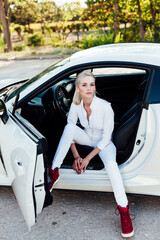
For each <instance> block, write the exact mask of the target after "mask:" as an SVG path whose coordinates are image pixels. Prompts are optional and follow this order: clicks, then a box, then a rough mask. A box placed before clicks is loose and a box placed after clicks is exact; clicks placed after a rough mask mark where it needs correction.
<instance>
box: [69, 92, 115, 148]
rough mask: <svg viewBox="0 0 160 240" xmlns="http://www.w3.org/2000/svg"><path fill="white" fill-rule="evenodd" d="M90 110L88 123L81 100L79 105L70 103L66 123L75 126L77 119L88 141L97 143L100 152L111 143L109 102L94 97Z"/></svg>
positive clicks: (111, 114) (112, 117)
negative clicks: (87, 136) (88, 138)
mask: <svg viewBox="0 0 160 240" xmlns="http://www.w3.org/2000/svg"><path fill="white" fill-rule="evenodd" d="M90 108H91V115H90V117H89V121H88V120H87V112H86V110H85V109H84V106H83V100H81V103H80V104H79V105H75V104H74V103H72V104H71V107H70V111H69V114H68V118H67V122H68V123H69V124H77V121H78V119H79V121H80V123H81V125H82V126H83V127H84V130H85V132H86V133H87V134H88V135H89V137H90V139H91V140H92V141H95V142H97V145H96V146H97V147H98V148H99V149H100V150H102V149H103V148H104V147H105V146H107V145H108V144H109V143H110V141H111V137H112V132H113V129H114V112H113V110H112V107H111V104H110V103H109V102H107V101H106V100H103V99H101V98H98V97H97V96H94V98H93V101H92V103H91V105H90Z"/></svg>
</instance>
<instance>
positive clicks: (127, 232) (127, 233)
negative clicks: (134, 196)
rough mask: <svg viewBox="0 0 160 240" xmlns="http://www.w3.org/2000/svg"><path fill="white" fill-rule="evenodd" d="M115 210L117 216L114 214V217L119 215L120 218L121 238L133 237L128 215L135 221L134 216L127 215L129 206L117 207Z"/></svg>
mask: <svg viewBox="0 0 160 240" xmlns="http://www.w3.org/2000/svg"><path fill="white" fill-rule="evenodd" d="M116 210H118V211H119V213H118V214H117V212H116V215H117V216H118V215H119V214H120V216H121V227H122V232H121V235H122V237H124V238H128V237H132V236H133V235H134V230H133V226H132V221H131V218H130V215H133V216H134V218H133V220H134V219H135V215H134V214H130V213H129V206H127V207H126V208H122V207H121V206H118V207H117V209H116Z"/></svg>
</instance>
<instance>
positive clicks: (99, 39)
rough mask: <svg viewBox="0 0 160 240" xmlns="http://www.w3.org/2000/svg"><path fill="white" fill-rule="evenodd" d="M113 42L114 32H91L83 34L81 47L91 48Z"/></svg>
mask: <svg viewBox="0 0 160 240" xmlns="http://www.w3.org/2000/svg"><path fill="white" fill-rule="evenodd" d="M110 43H113V34H111V33H104V32H99V33H98V34H89V35H83V36H82V42H81V47H82V48H90V47H94V46H99V45H103V44H110Z"/></svg>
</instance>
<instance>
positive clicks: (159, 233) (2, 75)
mask: <svg viewBox="0 0 160 240" xmlns="http://www.w3.org/2000/svg"><path fill="white" fill-rule="evenodd" d="M54 61H57V59H56V60H53V59H48V60H34V61H33V60H32V61H16V62H14V61H12V62H0V80H2V79H7V78H8V77H9V78H10V77H11V76H12V77H15V78H17V77H19V76H22V78H28V77H31V76H33V75H35V74H37V73H38V72H40V71H41V70H43V69H44V68H46V67H47V66H49V65H51V64H52V63H53V62H54ZM53 194H54V203H53V204H52V206H49V207H48V208H46V209H44V211H43V212H42V213H41V214H40V215H39V218H38V222H37V223H36V224H35V226H34V227H33V228H32V230H31V232H28V229H27V226H26V224H25V222H24V219H23V216H22V214H21V211H20V209H19V206H18V204H17V201H16V199H15V197H14V194H13V192H12V189H11V188H9V187H1V188H0V240H52V239H54V240H75V239H77V240H119V239H122V238H121V237H120V221H119V216H116V215H115V214H114V209H115V208H116V203H115V201H114V197H113V194H107V193H92V192H75V191H58V190H54V191H53ZM129 203H130V208H131V212H132V213H134V214H135V215H136V219H135V221H134V223H133V225H134V229H135V236H134V237H132V239H133V240H160V227H159V224H160V198H152V197H138V196H134V197H133V196H129Z"/></svg>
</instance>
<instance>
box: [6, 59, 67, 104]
mask: <svg viewBox="0 0 160 240" xmlns="http://www.w3.org/2000/svg"><path fill="white" fill-rule="evenodd" d="M69 61H70V57H69V58H66V59H63V60H61V61H59V62H58V63H56V64H53V65H52V66H50V67H48V68H47V69H45V70H44V71H42V72H41V73H39V74H38V75H36V76H35V77H33V78H31V79H29V80H28V81H26V82H25V83H24V84H23V85H21V86H20V87H19V88H17V89H16V90H15V91H13V92H12V93H11V94H10V95H9V96H8V98H7V101H8V100H10V99H11V98H13V97H15V96H16V95H17V94H18V93H21V92H22V91H24V90H25V89H26V88H27V87H29V86H30V85H31V84H33V83H35V82H36V81H39V80H40V79H41V78H42V77H43V76H44V75H47V74H48V73H50V72H52V71H54V70H55V69H57V68H58V67H61V66H64V65H65V64H66V63H68V62H69Z"/></svg>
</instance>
